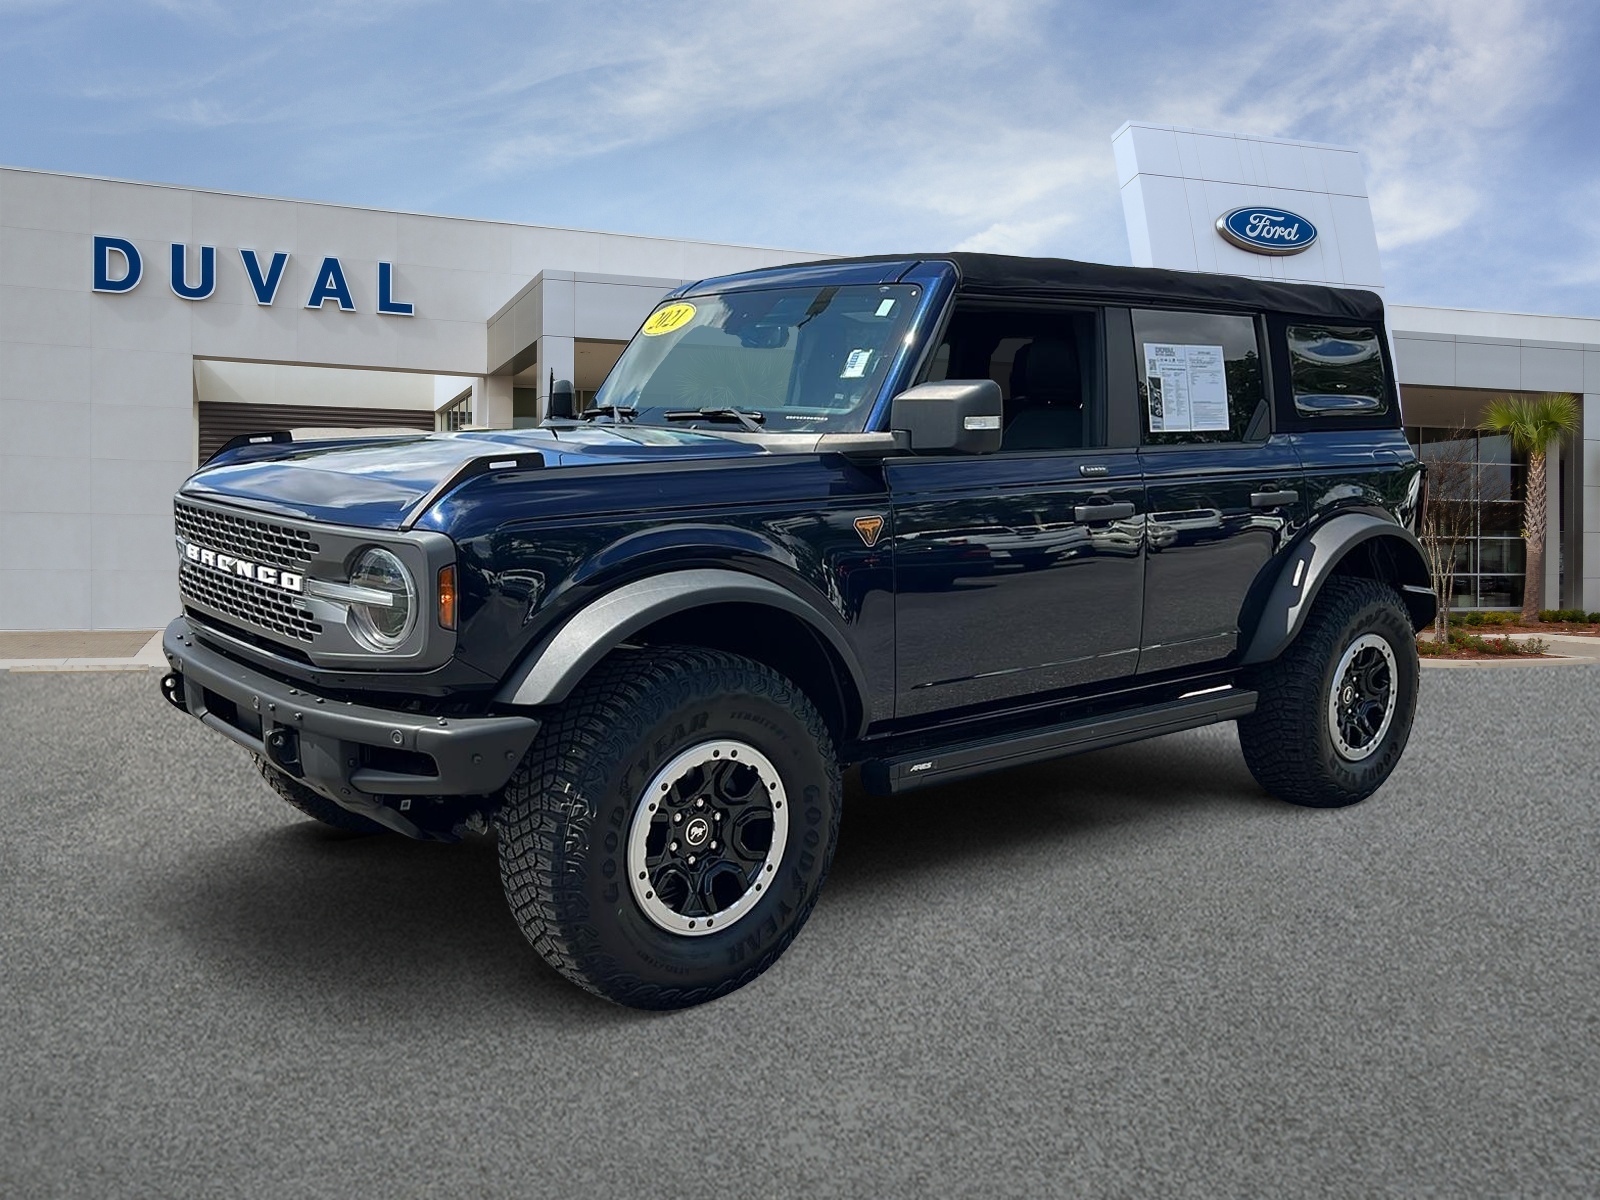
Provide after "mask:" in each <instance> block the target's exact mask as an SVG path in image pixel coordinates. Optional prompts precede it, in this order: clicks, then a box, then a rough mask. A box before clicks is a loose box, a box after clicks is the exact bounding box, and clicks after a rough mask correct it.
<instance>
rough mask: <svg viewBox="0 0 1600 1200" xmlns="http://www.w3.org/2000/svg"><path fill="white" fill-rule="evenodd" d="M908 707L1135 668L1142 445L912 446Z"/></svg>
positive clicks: (902, 698) (992, 698) (903, 547)
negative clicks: (1138, 449)
mask: <svg viewBox="0 0 1600 1200" xmlns="http://www.w3.org/2000/svg"><path fill="white" fill-rule="evenodd" d="M885 473H886V474H887V476H888V482H889V496H890V502H891V503H892V504H893V506H894V530H895V540H894V563H895V568H894V570H895V628H896V637H895V641H896V647H897V649H896V655H895V658H896V667H897V676H898V684H897V688H896V691H897V693H898V701H897V703H896V709H895V713H896V716H898V717H915V716H920V715H923V714H926V713H930V712H935V711H941V710H948V709H956V708H967V707H970V706H974V705H989V704H997V703H1004V702H1006V701H1012V700H1016V699H1017V698H1019V697H1024V696H1029V695H1033V694H1036V693H1040V692H1049V691H1055V690H1057V689H1063V688H1075V687H1079V686H1083V685H1087V684H1093V683H1096V682H1099V681H1101V680H1106V679H1112V678H1116V677H1119V676H1124V675H1131V674H1132V673H1133V672H1134V669H1135V666H1136V664H1137V659H1138V650H1139V611H1140V594H1141V592H1142V591H1143V587H1144V578H1143V573H1144V563H1143V559H1144V553H1143V537H1142V522H1143V512H1144V485H1143V483H1142V482H1141V480H1140V478H1139V460H1138V455H1137V454H1136V453H1134V452H1132V451H1121V452H1117V453H1111V452H1105V451H1100V452H1095V451H1084V452H1081V453H1076V454H1039V455H1026V456H1011V455H1004V454H995V455H984V456H980V457H974V458H936V459H922V460H918V459H903V460H897V461H891V462H890V463H889V464H888V465H887V468H886V472H885Z"/></svg>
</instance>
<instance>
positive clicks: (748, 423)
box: [661, 405, 767, 433]
mask: <svg viewBox="0 0 1600 1200" xmlns="http://www.w3.org/2000/svg"><path fill="white" fill-rule="evenodd" d="M661 415H662V416H664V417H666V419H667V420H669V421H737V422H738V423H739V424H740V425H742V426H744V427H745V428H746V429H748V430H750V431H751V432H752V433H760V432H761V426H762V425H763V424H765V423H766V420H767V414H766V413H762V412H756V411H754V410H753V409H747V408H734V407H733V406H732V405H728V406H726V407H724V408H674V409H671V410H670V411H668V412H665V413H662V414H661Z"/></svg>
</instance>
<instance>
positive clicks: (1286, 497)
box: [1250, 492, 1300, 508]
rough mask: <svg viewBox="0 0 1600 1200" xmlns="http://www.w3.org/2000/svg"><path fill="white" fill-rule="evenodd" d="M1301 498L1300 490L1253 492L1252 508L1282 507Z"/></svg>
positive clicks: (1251, 498) (1251, 494)
mask: <svg viewBox="0 0 1600 1200" xmlns="http://www.w3.org/2000/svg"><path fill="white" fill-rule="evenodd" d="M1298 499H1300V493H1299V492H1251V493H1250V507H1251V508H1282V507H1283V506H1284V505H1285V504H1293V503H1294V502H1295V501H1296V500H1298Z"/></svg>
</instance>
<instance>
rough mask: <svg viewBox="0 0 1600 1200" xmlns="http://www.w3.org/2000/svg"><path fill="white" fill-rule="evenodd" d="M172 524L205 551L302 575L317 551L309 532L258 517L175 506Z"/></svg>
mask: <svg viewBox="0 0 1600 1200" xmlns="http://www.w3.org/2000/svg"><path fill="white" fill-rule="evenodd" d="M172 507H173V520H174V522H175V523H176V525H177V530H178V536H179V537H181V538H182V539H183V540H184V541H186V542H194V543H195V544H197V545H200V546H204V547H205V548H206V549H208V550H217V551H220V552H221V553H223V554H231V555H233V556H234V557H236V558H243V559H247V560H248V561H250V562H254V563H262V564H265V565H267V566H273V567H281V568H283V569H285V570H289V571H304V570H305V569H306V565H307V564H308V563H309V562H310V561H311V559H312V556H313V555H315V554H316V553H317V551H318V550H319V549H321V547H319V546H318V545H317V543H316V541H315V539H314V538H312V536H311V533H310V531H309V530H305V529H296V528H295V527H294V526H292V525H280V524H279V523H278V522H276V521H263V520H261V519H260V518H259V517H245V516H239V515H236V514H234V513H222V512H213V511H212V510H211V509H208V508H196V507H195V506H194V505H192V504H183V503H181V502H179V503H175V504H174V505H173V506H172Z"/></svg>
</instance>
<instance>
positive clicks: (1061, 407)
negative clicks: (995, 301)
mask: <svg viewBox="0 0 1600 1200" xmlns="http://www.w3.org/2000/svg"><path fill="white" fill-rule="evenodd" d="M924 378H925V379H928V380H938V379H992V380H994V381H995V382H996V383H997V384H999V385H1000V395H1001V397H1002V398H1003V399H1004V401H1005V410H1004V415H1003V417H1002V426H1001V428H1002V430H1003V432H1002V434H1001V441H1000V452H1001V453H1002V454H1004V453H1008V452H1009V453H1030V452H1039V451H1048V450H1076V449H1082V448H1084V447H1088V446H1100V445H1104V405H1103V401H1102V398H1101V397H1102V395H1103V390H1104V389H1103V388H1102V387H1101V386H1100V383H1099V324H1098V314H1097V313H1095V312H1090V311H1085V310H1082V309H1067V308H1059V309H1057V308H1027V309H1017V310H1008V309H1000V308H990V307H987V306H985V307H976V306H974V307H972V308H965V309H963V308H958V309H957V310H956V313H955V315H954V316H953V317H952V318H951V320H950V328H949V330H948V331H947V332H946V334H945V338H944V341H943V343H942V344H941V345H940V346H939V347H938V348H937V349H936V350H935V351H934V354H933V357H932V359H931V360H930V362H929V365H928V369H927V371H926V373H925V375H924Z"/></svg>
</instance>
